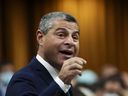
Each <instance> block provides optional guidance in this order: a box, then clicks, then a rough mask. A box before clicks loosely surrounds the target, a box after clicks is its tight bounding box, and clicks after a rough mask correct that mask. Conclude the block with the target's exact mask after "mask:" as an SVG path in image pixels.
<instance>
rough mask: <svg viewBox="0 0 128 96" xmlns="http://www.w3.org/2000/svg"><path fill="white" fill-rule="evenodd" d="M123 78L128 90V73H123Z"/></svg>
mask: <svg viewBox="0 0 128 96" xmlns="http://www.w3.org/2000/svg"><path fill="white" fill-rule="evenodd" d="M121 76H122V79H123V81H124V83H125V87H126V89H128V72H122V74H121Z"/></svg>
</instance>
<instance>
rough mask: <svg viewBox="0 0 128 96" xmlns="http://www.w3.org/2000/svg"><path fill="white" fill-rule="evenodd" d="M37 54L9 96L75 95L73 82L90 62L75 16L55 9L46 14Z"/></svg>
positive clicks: (18, 76)
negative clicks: (81, 52)
mask: <svg viewBox="0 0 128 96" xmlns="http://www.w3.org/2000/svg"><path fill="white" fill-rule="evenodd" d="M37 41H38V44H39V48H38V52H37V56H36V57H34V58H33V59H32V60H31V62H30V64H28V66H26V67H25V68H23V69H22V70H20V71H19V72H17V73H16V74H15V75H14V76H13V78H12V80H11V82H10V84H9V86H8V89H7V92H6V96H72V87H71V81H72V79H73V78H74V77H75V76H76V75H80V74H81V70H82V68H83V64H85V63H86V61H85V60H84V59H82V58H80V57H76V56H77V54H78V51H79V27H78V24H77V22H76V20H75V19H74V17H72V16H70V15H68V14H66V13H63V12H52V13H49V14H46V15H45V16H43V17H42V19H41V21H40V24H39V28H38V30H37Z"/></svg>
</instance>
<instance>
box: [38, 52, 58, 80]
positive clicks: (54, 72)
mask: <svg viewBox="0 0 128 96" xmlns="http://www.w3.org/2000/svg"><path fill="white" fill-rule="evenodd" d="M36 59H37V60H38V61H39V62H40V63H41V64H42V65H43V66H44V67H45V68H46V69H47V71H48V72H49V73H50V75H51V76H52V78H53V79H55V78H56V77H57V76H58V74H59V73H58V71H57V69H55V68H54V67H53V66H51V65H50V64H49V63H48V62H46V61H45V60H44V59H43V58H42V57H41V56H40V55H39V54H37V55H36Z"/></svg>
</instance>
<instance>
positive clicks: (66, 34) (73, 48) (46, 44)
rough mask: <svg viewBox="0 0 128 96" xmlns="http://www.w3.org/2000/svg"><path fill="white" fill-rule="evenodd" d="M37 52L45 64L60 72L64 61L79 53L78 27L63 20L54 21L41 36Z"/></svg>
mask: <svg viewBox="0 0 128 96" xmlns="http://www.w3.org/2000/svg"><path fill="white" fill-rule="evenodd" d="M41 34H43V33H41ZM39 45H40V44H39ZM39 50H41V51H40V53H39V54H40V55H41V56H42V57H43V58H44V59H45V60H46V61H47V62H49V63H50V64H51V65H52V66H54V67H56V68H57V69H59V70H60V68H61V67H62V65H63V62H64V61H65V60H67V59H69V58H72V57H75V56H77V54H78V52H79V28H78V25H77V24H76V23H74V22H68V21H64V20H56V21H54V24H53V27H52V28H51V29H50V30H49V31H48V33H47V34H46V35H44V36H42V40H41V46H40V47H39Z"/></svg>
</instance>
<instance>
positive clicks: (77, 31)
mask: <svg viewBox="0 0 128 96" xmlns="http://www.w3.org/2000/svg"><path fill="white" fill-rule="evenodd" d="M58 30H63V31H66V32H68V30H67V29H65V28H57V29H56V31H58ZM74 33H78V34H80V32H79V30H76V31H74Z"/></svg>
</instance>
